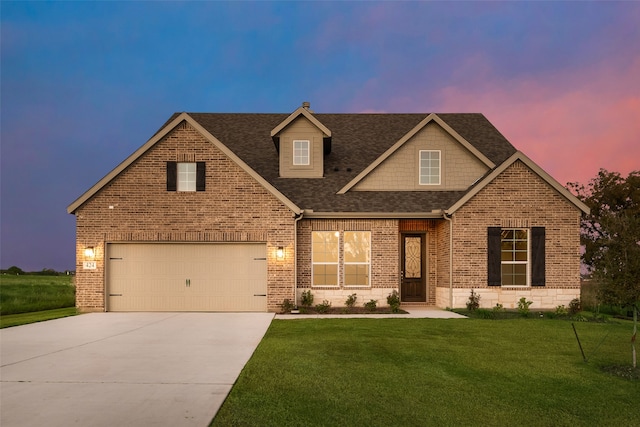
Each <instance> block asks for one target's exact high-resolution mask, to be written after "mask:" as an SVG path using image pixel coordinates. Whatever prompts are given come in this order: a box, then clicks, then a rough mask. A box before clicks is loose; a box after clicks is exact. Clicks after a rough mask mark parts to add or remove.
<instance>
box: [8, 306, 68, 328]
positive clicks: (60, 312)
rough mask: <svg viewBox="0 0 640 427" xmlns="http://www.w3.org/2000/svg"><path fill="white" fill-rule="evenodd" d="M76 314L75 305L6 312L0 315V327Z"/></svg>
mask: <svg viewBox="0 0 640 427" xmlns="http://www.w3.org/2000/svg"><path fill="white" fill-rule="evenodd" d="M76 314H78V311H77V310H76V308H75V307H69V308H58V309H56V310H45V311H34V312H33V313H21V314H6V315H3V316H0V329H2V328H9V327H11V326H20V325H26V324H28V323H35V322H43V321H45V320H52V319H59V318H61V317H69V316H75V315H76Z"/></svg>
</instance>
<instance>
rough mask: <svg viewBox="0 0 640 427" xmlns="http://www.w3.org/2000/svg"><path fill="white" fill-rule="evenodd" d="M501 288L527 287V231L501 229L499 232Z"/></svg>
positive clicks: (528, 257)
mask: <svg viewBox="0 0 640 427" xmlns="http://www.w3.org/2000/svg"><path fill="white" fill-rule="evenodd" d="M500 258H501V264H502V265H501V271H502V286H528V285H529V259H530V256H529V230H528V229H522V228H503V229H502V230H501V232H500Z"/></svg>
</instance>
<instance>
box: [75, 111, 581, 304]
mask: <svg viewBox="0 0 640 427" xmlns="http://www.w3.org/2000/svg"><path fill="white" fill-rule="evenodd" d="M587 211H588V208H587V207H586V206H585V205H584V204H583V203H581V202H580V201H579V200H577V199H576V198H575V197H574V196H573V195H572V194H571V193H570V192H569V191H567V190H566V189H565V188H564V187H562V185H560V184H559V183H558V182H557V181H555V180H554V179H553V178H552V177H551V176H549V175H548V174H547V173H546V172H544V171H543V170H542V169H541V168H540V167H538V166H537V165H536V164H535V163H534V162H533V161H531V160H530V159H529V158H528V157H526V156H525V155H524V154H523V153H521V152H520V151H518V150H516V149H515V148H514V147H513V146H512V145H511V144H510V143H509V142H508V141H507V140H506V139H505V138H504V137H503V136H502V135H501V134H500V133H499V132H498V131H497V130H496V129H495V128H494V127H493V126H492V125H491V123H489V122H488V121H487V119H486V118H485V117H484V116H483V115H481V114H316V113H314V112H312V111H311V110H310V109H309V105H308V104H307V103H305V104H303V106H302V107H300V108H298V109H297V110H295V111H294V112H293V113H291V114H208V113H180V114H174V115H173V116H172V117H171V118H170V119H169V120H168V121H167V123H165V124H164V125H163V126H162V128H161V129H160V130H159V131H158V132H157V133H156V134H155V135H154V136H153V137H152V138H151V139H150V140H149V141H147V143H145V144H144V145H143V146H142V147H140V148H139V149H138V150H137V151H135V152H134V153H133V154H132V155H131V156H129V157H128V158H127V159H125V160H124V161H123V162H122V163H121V164H120V165H118V166H117V167H116V168H115V169H114V170H113V171H111V172H110V173H109V174H108V175H106V176H105V177H104V178H103V179H102V180H100V181H99V182H98V183H96V184H95V185H94V186H93V187H91V188H90V189H89V190H88V191H87V192H86V193H84V194H83V195H82V196H80V197H79V198H78V199H77V200H76V201H74V202H73V203H72V204H71V205H70V206H69V207H68V212H69V213H72V214H74V215H75V216H76V218H77V243H76V253H77V265H76V268H77V275H76V286H77V297H76V299H77V306H78V307H79V308H80V309H81V310H85V311H96V310H98V311H103V310H107V311H277V310H278V309H279V306H280V304H281V303H282V302H283V300H284V299H289V300H294V299H295V300H296V301H299V299H300V294H301V293H302V292H303V291H305V290H307V289H309V290H311V292H312V293H313V294H314V297H315V299H316V301H322V300H324V299H326V300H329V301H331V302H332V304H333V305H334V306H340V305H343V304H344V302H345V300H346V298H347V296H348V295H350V294H353V293H356V294H357V295H358V300H359V301H369V300H370V299H376V300H378V302H379V304H381V305H384V304H385V303H386V296H387V295H388V294H389V293H390V292H392V291H393V290H398V291H399V292H400V295H401V300H402V302H403V303H422V304H428V305H433V306H438V307H462V306H464V305H465V302H466V301H467V299H468V297H469V295H470V292H471V290H472V289H473V290H474V291H475V292H477V293H479V294H480V295H481V297H482V299H481V303H482V306H489V307H490V306H494V305H495V304H496V303H501V304H503V305H504V306H505V307H514V306H515V304H516V303H517V301H518V299H519V298H521V297H523V296H524V297H527V298H528V299H530V300H532V301H533V302H534V304H533V305H532V307H533V308H555V307H556V306H557V305H560V304H565V305H566V304H568V302H569V301H571V300H572V299H573V298H576V297H579V293H580V289H579V287H580V253H579V244H580V243H579V223H580V217H581V215H582V214H583V213H584V212H587Z"/></svg>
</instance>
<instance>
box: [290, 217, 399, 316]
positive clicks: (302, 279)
mask: <svg viewBox="0 0 640 427" xmlns="http://www.w3.org/2000/svg"><path fill="white" fill-rule="evenodd" d="M313 231H337V232H339V233H340V243H341V245H342V242H343V240H342V238H343V233H344V232H345V231H370V232H371V277H370V281H371V286H369V287H361V286H344V278H343V277H344V275H343V273H344V263H343V261H344V253H343V250H342V248H341V250H340V251H339V259H338V278H339V286H337V287H333V286H331V287H325V286H320V287H318V286H311V269H312V263H311V233H312V232H313ZM398 245H399V240H398V221H397V220H388V219H303V220H302V221H300V222H299V223H298V301H300V294H301V293H302V292H303V291H305V290H307V289H310V290H311V293H312V294H313V295H314V300H315V302H317V303H320V302H322V301H323V300H325V299H326V300H328V301H330V302H331V304H332V305H333V306H337V307H340V306H344V303H345V301H346V299H347V296H349V295H351V294H353V293H356V294H357V295H358V305H361V304H362V303H364V302H367V301H369V300H371V299H375V300H378V305H379V306H383V305H386V304H387V299H386V298H387V295H389V293H391V292H392V291H393V290H398V283H399V272H398Z"/></svg>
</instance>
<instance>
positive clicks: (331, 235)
mask: <svg viewBox="0 0 640 427" xmlns="http://www.w3.org/2000/svg"><path fill="white" fill-rule="evenodd" d="M339 251H340V233H339V232H338V231H314V232H312V234H311V259H312V271H311V277H312V281H311V284H312V286H338V262H339Z"/></svg>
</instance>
